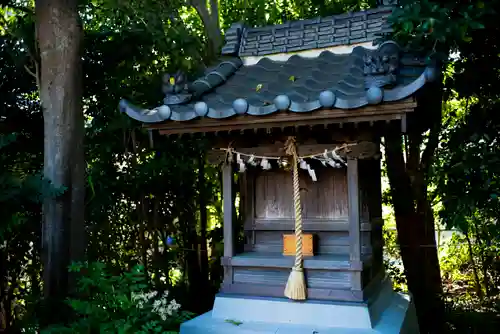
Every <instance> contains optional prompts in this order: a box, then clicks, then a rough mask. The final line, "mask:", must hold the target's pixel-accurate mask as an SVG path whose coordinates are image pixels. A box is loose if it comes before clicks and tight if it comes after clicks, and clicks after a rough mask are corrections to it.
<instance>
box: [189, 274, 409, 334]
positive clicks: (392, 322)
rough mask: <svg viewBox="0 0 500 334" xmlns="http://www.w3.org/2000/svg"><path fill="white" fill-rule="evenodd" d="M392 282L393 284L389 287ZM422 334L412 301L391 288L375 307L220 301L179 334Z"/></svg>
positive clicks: (243, 299)
mask: <svg viewBox="0 0 500 334" xmlns="http://www.w3.org/2000/svg"><path fill="white" fill-rule="evenodd" d="M389 283H390V282H389ZM240 333H241V334H243V333H245V334H251V333H260V334H264V333H266V334H267V333H269V334H270V333H273V334H308V333H311V334H313V333H314V334H369V333H372V334H375V333H384V334H389V333H390V334H396V333H398V334H418V333H419V331H418V326H417V319H416V315H415V310H414V307H413V302H412V301H411V299H410V297H409V296H406V295H403V294H399V293H395V292H393V291H392V288H391V286H390V285H389V284H386V286H385V287H384V288H383V289H382V290H381V291H380V293H379V295H378V297H377V298H376V300H374V301H373V302H371V303H341V302H318V301H305V302H294V301H290V300H287V299H285V298H283V299H281V298H274V299H273V298H261V297H254V298H251V297H248V296H245V297H243V296H242V297H238V296H233V295H231V296H224V295H219V296H217V297H216V300H215V303H214V308H213V310H212V311H210V312H207V313H205V314H203V315H201V316H199V317H197V318H195V319H192V320H190V321H187V322H185V323H184V324H182V326H181V334H240Z"/></svg>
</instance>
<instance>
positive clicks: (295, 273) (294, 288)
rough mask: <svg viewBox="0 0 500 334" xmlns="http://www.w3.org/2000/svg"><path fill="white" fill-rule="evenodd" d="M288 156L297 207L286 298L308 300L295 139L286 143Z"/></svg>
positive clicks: (289, 138) (290, 138)
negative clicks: (293, 261)
mask: <svg viewBox="0 0 500 334" xmlns="http://www.w3.org/2000/svg"><path fill="white" fill-rule="evenodd" d="M285 151H286V154H287V155H289V156H290V157H291V158H292V175H293V202H294V206H295V263H294V265H293V268H292V272H291V273H290V276H289V277H288V282H287V283H286V288H285V296H286V297H288V298H290V299H293V300H305V299H306V291H307V287H306V280H305V277H304V266H303V260H304V259H303V254H302V237H303V235H302V208H301V204H300V183H299V166H298V164H299V157H298V155H297V146H296V144H295V138H294V137H288V140H287V141H286V143H285Z"/></svg>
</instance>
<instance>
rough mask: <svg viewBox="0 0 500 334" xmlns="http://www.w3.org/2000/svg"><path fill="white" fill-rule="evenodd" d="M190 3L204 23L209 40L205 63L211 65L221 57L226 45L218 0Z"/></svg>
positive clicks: (190, 0) (191, 1)
mask: <svg viewBox="0 0 500 334" xmlns="http://www.w3.org/2000/svg"><path fill="white" fill-rule="evenodd" d="M188 3H189V4H190V5H191V6H193V7H194V9H196V12H197V13H198V15H199V16H200V18H201V21H202V22H203V26H204V28H205V36H206V38H207V52H206V59H205V63H206V64H209V63H210V62H212V61H213V60H214V59H215V58H217V56H218V55H219V52H220V49H221V48H222V43H224V40H223V37H222V32H221V29H220V22H219V3H218V0H209V2H208V1H206V0H189V1H188Z"/></svg>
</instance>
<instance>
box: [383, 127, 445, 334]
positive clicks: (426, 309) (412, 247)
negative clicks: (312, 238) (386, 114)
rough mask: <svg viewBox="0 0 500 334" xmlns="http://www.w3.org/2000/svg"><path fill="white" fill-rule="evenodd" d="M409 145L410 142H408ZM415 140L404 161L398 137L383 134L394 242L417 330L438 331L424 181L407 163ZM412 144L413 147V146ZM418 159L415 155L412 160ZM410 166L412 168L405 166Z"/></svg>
mask: <svg viewBox="0 0 500 334" xmlns="http://www.w3.org/2000/svg"><path fill="white" fill-rule="evenodd" d="M412 144H413V145H412ZM418 144H419V141H418V140H417V141H414V142H413V143H410V146H413V149H414V152H411V151H412V148H410V155H409V158H408V165H407V164H405V160H404V157H403V148H402V145H401V136H400V135H399V133H389V134H388V135H387V136H386V137H385V152H386V162H387V174H388V177H389V183H390V186H391V197H392V203H393V206H394V213H395V217H396V227H397V232H398V242H399V246H400V253H401V258H402V260H403V265H404V268H405V274H406V279H407V283H408V289H409V291H410V292H411V294H412V297H413V299H414V301H415V306H416V309H417V315H418V319H419V325H420V332H421V333H422V334H424V333H440V329H441V326H442V323H443V322H442V316H443V303H442V300H441V292H442V286H441V273H440V268H439V261H438V256H437V246H436V238H435V228H434V219H433V217H432V209H431V207H430V204H429V203H428V202H427V199H426V197H425V196H426V193H427V184H426V183H425V182H426V180H425V177H424V176H423V173H424V172H425V170H423V169H422V168H421V166H416V165H420V164H418V162H417V163H416V165H414V166H411V161H412V154H413V155H414V157H415V156H417V157H419V156H420V154H417V153H419V151H418V146H419V145H418ZM415 146H417V147H416V148H415ZM417 160H418V159H416V158H415V161H417ZM409 167H414V168H409Z"/></svg>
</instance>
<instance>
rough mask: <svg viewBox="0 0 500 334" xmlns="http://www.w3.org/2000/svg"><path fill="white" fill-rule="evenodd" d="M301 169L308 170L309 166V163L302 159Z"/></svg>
mask: <svg viewBox="0 0 500 334" xmlns="http://www.w3.org/2000/svg"><path fill="white" fill-rule="evenodd" d="M299 167H300V168H302V169H308V167H309V165H308V164H307V162H306V161H305V160H302V159H301V160H300V162H299Z"/></svg>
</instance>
